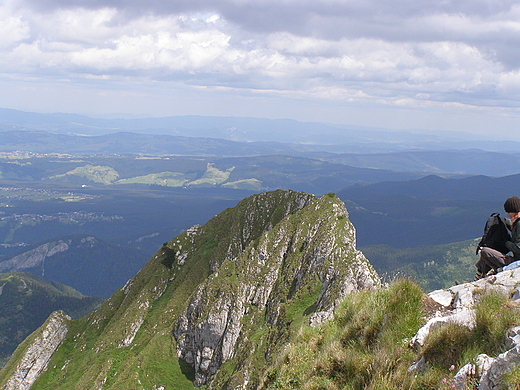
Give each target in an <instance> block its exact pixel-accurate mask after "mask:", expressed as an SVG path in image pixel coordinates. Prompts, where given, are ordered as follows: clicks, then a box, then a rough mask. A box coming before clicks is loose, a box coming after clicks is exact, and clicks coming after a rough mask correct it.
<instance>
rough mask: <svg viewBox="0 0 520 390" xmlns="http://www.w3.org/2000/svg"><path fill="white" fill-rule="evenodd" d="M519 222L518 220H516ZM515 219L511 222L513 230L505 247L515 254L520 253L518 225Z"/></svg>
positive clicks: (519, 227) (519, 230)
mask: <svg viewBox="0 0 520 390" xmlns="http://www.w3.org/2000/svg"><path fill="white" fill-rule="evenodd" d="M518 223H520V221H519V222H518ZM518 223H516V219H515V221H514V222H513V224H512V225H513V231H512V232H511V233H512V234H511V241H506V248H507V249H509V250H510V251H511V252H513V253H514V254H516V255H519V254H520V226H516V225H517V224H518Z"/></svg>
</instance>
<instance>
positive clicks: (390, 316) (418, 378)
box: [261, 279, 520, 390]
mask: <svg viewBox="0 0 520 390" xmlns="http://www.w3.org/2000/svg"><path fill="white" fill-rule="evenodd" d="M424 302H425V301H424V295H423V293H422V292H421V290H420V288H419V286H417V285H415V284H414V283H412V282H410V281H409V280H407V279H401V280H396V281H394V282H392V283H391V284H390V285H389V286H388V287H387V288H383V289H379V290H376V291H370V292H367V291H364V292H359V293H354V294H351V295H349V296H348V297H347V298H346V299H345V300H344V301H343V302H342V303H341V305H340V306H339V307H338V308H337V310H336V312H335V317H334V319H333V320H332V321H329V322H327V323H325V324H324V325H323V326H321V327H317V328H311V327H309V326H306V325H304V326H302V327H301V329H300V331H299V333H298V334H297V336H296V337H294V338H293V339H292V340H291V342H290V343H289V344H288V346H287V348H286V350H285V351H284V353H283V354H281V355H280V356H279V358H278V360H277V361H276V362H275V364H273V365H272V366H271V367H270V368H269V370H268V372H267V375H266V376H265V378H264V382H263V385H262V387H261V389H263V390H266V389H283V390H290V389H298V390H300V389H301V390H336V389H353V390H354V389H355V390H358V389H359V390H361V389H367V390H380V389H385V390H401V389H408V390H419V389H449V388H451V387H452V383H451V378H452V377H453V375H454V373H455V372H457V371H458V369H460V368H461V367H462V366H463V365H465V364H467V363H474V362H475V359H476V357H477V355H478V354H479V353H486V354H488V355H489V356H497V355H498V354H499V353H501V352H503V351H504V350H505V349H507V348H506V347H505V344H504V341H505V335H506V331H507V329H509V328H510V327H511V326H513V325H516V324H519V323H520V311H519V310H518V308H517V307H514V306H512V305H511V304H510V302H508V299H507V298H506V297H505V296H503V295H501V294H499V293H489V294H486V295H484V296H482V297H481V300H480V302H479V303H478V305H477V307H476V313H477V314H476V326H475V328H474V329H472V330H469V329H468V328H466V327H464V326H461V325H456V324H449V325H445V326H441V327H438V328H436V330H435V331H434V332H432V333H431V334H430V336H429V337H428V338H427V340H426V343H425V345H424V346H423V347H422V348H420V349H419V350H417V351H415V350H412V349H410V348H409V347H408V342H409V340H410V338H411V337H412V336H413V335H414V334H415V333H416V332H417V330H418V329H419V327H420V326H421V325H422V323H423V319H422V316H423V313H424V310H425V307H424V306H423V303H424ZM421 356H425V358H426V361H427V362H428V364H427V365H426V368H425V369H424V370H420V371H416V372H409V371H408V368H409V367H410V366H411V365H412V364H413V363H414V362H416V361H417V360H418V359H419V358H420V357H421ZM452 365H453V367H451V366H452ZM450 367H451V368H450ZM517 371H518V370H517ZM517 374H518V372H517ZM476 381H477V378H476V377H470V378H469V385H470V386H472V385H475V384H476ZM506 382H507V383H502V385H503V386H504V388H508V389H513V388H515V389H516V388H518V386H519V383H520V382H519V381H518V376H517V377H516V378H510V379H506ZM470 388H474V387H470Z"/></svg>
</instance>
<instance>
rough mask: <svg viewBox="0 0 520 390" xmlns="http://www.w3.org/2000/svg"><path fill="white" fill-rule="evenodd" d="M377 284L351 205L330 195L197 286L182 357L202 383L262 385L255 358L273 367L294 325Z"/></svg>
mask: <svg viewBox="0 0 520 390" xmlns="http://www.w3.org/2000/svg"><path fill="white" fill-rule="evenodd" d="M375 285H377V278H376V277H375V274H374V271H373V270H372V268H371V266H370V265H369V263H368V262H367V260H366V259H365V258H364V256H363V255H362V254H361V253H360V252H359V251H357V250H356V248H355V242H354V229H353V227H352V225H351V224H350V222H348V219H347V211H346V209H345V207H344V205H343V204H342V203H341V202H340V201H338V199H337V198H336V197H335V196H324V197H323V198H321V199H319V200H317V201H315V202H313V203H312V204H309V205H308V206H307V207H306V208H305V209H303V210H301V211H299V212H297V213H295V214H293V215H291V216H289V217H287V218H285V219H283V220H282V221H281V222H280V223H279V224H277V225H276V226H275V227H274V228H272V229H271V230H269V231H267V232H265V233H264V234H262V235H261V236H260V237H259V238H258V239H257V240H255V242H252V243H251V244H250V245H249V246H247V247H246V248H245V250H244V251H242V253H241V254H240V255H239V256H238V257H237V258H235V259H231V260H226V261H224V262H223V263H222V264H221V265H220V267H219V268H218V271H216V272H215V273H213V274H212V275H211V276H210V277H209V278H208V279H207V281H205V282H204V283H202V284H201V285H200V286H199V287H198V288H197V290H196V292H195V294H194V295H193V296H192V297H191V298H190V300H189V302H188V305H187V307H186V308H185V309H184V310H183V312H182V313H181V315H180V316H179V317H178V319H177V321H176V323H175V327H174V336H175V338H176V340H177V343H178V344H177V348H178V353H179V356H180V357H181V358H182V359H184V360H185V361H186V362H187V363H189V364H191V365H193V366H194V368H195V384H196V385H202V384H207V383H209V384H210V386H209V388H220V387H222V386H223V385H224V383H225V382H226V381H227V382H226V383H227V384H226V386H229V387H231V388H236V387H237V386H239V387H240V386H244V384H245V383H254V378H255V377H256V375H258V374H259V373H258V372H257V371H256V370H255V365H254V364H253V359H257V360H262V357H267V359H266V360H267V361H269V358H270V356H271V354H272V353H273V352H275V351H277V350H278V349H279V348H280V346H281V344H283V342H284V341H287V334H288V331H289V329H288V327H287V324H291V323H292V322H293V321H295V320H296V319H297V318H299V317H300V316H301V315H302V314H305V313H307V314H311V313H315V314H317V315H315V316H314V317H313V318H314V319H315V320H317V319H318V318H326V317H328V315H329V314H330V313H331V312H332V309H333V308H334V306H335V303H336V301H337V300H338V299H339V298H341V297H344V296H345V294H348V293H349V292H351V291H357V290H359V289H360V288H372V287H374V286H375ZM298 310H301V311H299V312H298ZM302 311H303V312H302ZM260 332H261V334H259V333H260ZM253 334H255V335H256V337H255V342H254V343H253V342H250V341H249V339H250V338H251V337H252V335H253ZM231 360H234V361H233V363H230V364H229V366H231V365H233V366H235V367H236V368H235V369H234V372H233V375H232V378H228V377H227V376H225V375H222V374H220V373H219V372H218V370H219V368H220V367H221V365H222V364H223V363H224V362H227V361H231ZM238 362H240V365H239V366H237V363H238ZM255 371H256V372H255ZM214 376H216V377H214Z"/></svg>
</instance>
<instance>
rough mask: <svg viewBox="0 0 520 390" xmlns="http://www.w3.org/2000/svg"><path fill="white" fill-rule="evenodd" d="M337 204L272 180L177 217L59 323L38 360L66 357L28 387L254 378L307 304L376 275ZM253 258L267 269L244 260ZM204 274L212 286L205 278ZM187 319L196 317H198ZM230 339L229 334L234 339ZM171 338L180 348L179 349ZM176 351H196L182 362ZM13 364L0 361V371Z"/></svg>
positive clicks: (323, 310) (331, 301) (330, 303)
mask: <svg viewBox="0 0 520 390" xmlns="http://www.w3.org/2000/svg"><path fill="white" fill-rule="evenodd" d="M347 215H348V214H347V212H346V209H345V207H344V205H343V203H342V202H341V201H340V200H339V199H338V198H337V197H335V196H334V195H332V194H329V195H324V196H322V197H321V198H320V199H317V198H316V197H314V196H313V195H310V194H305V193H298V192H294V191H280V190H278V191H274V192H268V193H262V194H257V195H253V196H251V197H249V198H246V199H244V200H243V201H241V202H239V203H238V205H237V206H236V207H234V208H233V209H227V210H225V211H224V212H222V213H220V214H219V215H217V216H216V217H214V218H212V219H211V220H210V221H208V222H207V223H206V224H205V225H204V226H194V227H193V228H190V229H188V230H187V231H186V232H184V233H183V234H181V235H180V236H178V237H177V238H175V239H173V240H172V241H170V242H167V243H165V244H164V245H163V247H162V248H161V249H160V250H159V251H158V252H157V253H156V255H155V256H153V257H152V258H151V259H150V260H149V262H148V263H147V264H146V265H145V266H144V267H143V268H142V269H141V270H140V271H139V272H138V274H137V275H136V276H135V277H134V278H133V279H132V280H130V281H129V282H128V283H127V284H126V285H125V286H124V287H122V288H121V289H119V290H118V291H117V292H116V293H115V294H114V295H113V296H112V297H111V298H110V299H109V300H107V301H106V302H105V304H104V305H103V306H102V307H101V308H100V309H99V310H98V311H96V312H94V313H91V314H90V315H88V316H87V317H85V318H84V319H82V320H78V321H73V322H72V323H71V324H70V326H69V332H68V335H67V337H66V339H65V341H64V343H63V345H62V346H61V347H59V348H57V350H56V352H55V353H54V354H53V356H52V358H51V360H50V363H49V367H64V364H65V362H66V361H68V363H67V364H66V365H65V368H63V370H59V371H60V372H58V371H57V370H55V369H48V370H47V371H44V372H43V373H42V375H41V376H40V377H39V378H38V379H37V380H36V382H35V383H34V386H33V389H38V388H46V387H49V386H52V387H56V388H64V389H65V388H71V387H74V386H80V387H82V388H85V389H88V388H97V387H99V386H100V385H101V384H103V386H104V387H105V388H114V389H119V388H132V387H133V386H143V387H149V388H152V387H153V386H156V387H160V386H163V387H164V389H168V388H175V389H184V388H186V389H192V388H193V384H192V380H195V382H196V383H198V384H202V383H207V386H210V388H211V386H215V388H218V387H219V386H222V385H223V384H224V383H228V381H229V380H233V381H238V382H240V381H245V382H247V383H250V385H252V383H258V381H260V378H261V376H262V367H263V366H264V365H265V364H266V363H265V359H266V358H268V356H270V355H272V354H273V353H274V352H275V351H277V350H278V349H279V348H281V346H282V345H283V343H284V342H285V341H286V340H287V337H288V336H289V334H290V333H291V332H294V331H295V329H296V328H297V325H298V324H301V323H302V321H306V320H308V319H309V317H310V316H311V314H312V313H320V314H319V315H317V317H316V319H315V321H318V322H319V321H320V318H321V320H323V319H324V318H327V316H329V315H330V312H331V310H333V308H334V306H335V304H336V302H337V299H339V298H340V296H341V295H342V294H343V295H344V294H345V293H348V292H349V291H354V290H356V289H359V288H362V287H367V288H370V287H372V286H375V285H378V283H379V278H378V277H377V275H376V274H375V271H373V268H372V267H371V266H370V265H369V263H368V261H367V260H366V259H365V258H364V256H363V255H362V254H361V252H359V251H357V250H355V234H354V229H353V227H352V225H351V224H350V222H349V221H348V217H347ZM226 232H227V233H226ZM237 233H238V234H237ZM274 248H277V249H276V250H271V249H274ZM271 252H272V253H271ZM346 264H352V267H346V266H345V265H346ZM258 267H260V268H261V269H264V270H265V272H267V274H270V275H271V277H269V278H263V277H262V276H261V275H263V274H264V272H260V273H258V272H255V270H256V269H257V268H258ZM252 275H257V277H259V278H260V279H258V280H255V279H252ZM208 277H209V278H208ZM211 280H213V281H215V283H216V285H219V286H221V287H222V288H217V289H215V288H213V287H210V286H211ZM205 282H206V283H209V284H208V285H206V284H205ZM249 282H252V283H249ZM205 286H206V287H205ZM240 286H243V287H240ZM244 286H245V289H244ZM208 288H209V290H207V289H208ZM204 291H213V293H211V294H210V295H208V296H206V298H207V299H208V302H207V304H202V306H201V301H200V299H198V298H197V297H198V296H205V294H204ZM226 291H227V293H226ZM232 291H235V292H237V294H235V293H232ZM200 294H202V295H200ZM190 296H191V298H190ZM230 298H231V299H232V300H233V301H229V299H230ZM266 299H267V301H266ZM226 302H227V303H226ZM232 302H234V303H232ZM190 308H191V309H190ZM219 308H220V309H219ZM186 310H187V311H186ZM317 310H319V311H317ZM182 313H185V314H182ZM188 313H192V314H188ZM195 313H199V314H196V315H195ZM204 313H205V314H204ZM239 313H243V316H240V315H239ZM327 313H328V314H327ZM193 315H195V316H193ZM199 315H202V317H200V319H198V316H199ZM179 318H184V319H185V320H184V319H183V320H179ZM189 318H192V319H191V320H189ZM255 318H258V319H261V321H258V322H257V321H256V320H254V319H255ZM233 319H234V320H233ZM178 320H179V321H180V322H178V323H177V325H175V326H174V323H175V321H178ZM237 320H238V322H237ZM199 323H200V324H206V325H205V326H202V327H201V328H200V329H199V328H198V326H197V324H199ZM226 323H228V325H226V326H224V327H220V326H218V324H226ZM190 324H191V325H190ZM291 324H293V325H292V326H291ZM174 328H175V329H176V330H175V337H176V338H177V340H176V339H174V338H173V335H172V330H173V329H174ZM204 329H206V331H205V330H204ZM219 329H225V330H227V331H224V332H223V333H221V331H219ZM208 331H209V333H208ZM237 331H238V333H237ZM189 335H191V336H189ZM189 340H200V341H201V342H202V344H201V345H199V344H197V343H195V344H193V343H191V341H189ZM233 340H235V341H236V340H241V341H240V342H239V343H236V345H235V342H233ZM248 340H249V341H248ZM252 340H256V341H255V342H254V343H253V344H251V342H252ZM177 344H179V345H182V350H183V351H184V352H182V353H181V356H182V359H180V360H179V358H178V356H177V351H176V347H175V346H176V345H177ZM25 347H27V346H25ZM251 347H254V348H255V349H256V352H255V353H252V354H251V353H250V352H251ZM22 348H24V347H22ZM193 348H194V349H193ZM268 350H269V351H270V352H268ZM74 351H75V352H74ZM188 351H191V354H192V356H194V357H197V356H198V357H199V358H196V359H195V361H192V362H191V363H190V361H191V359H190V358H189V353H188ZM210 351H211V352H210ZM225 351H227V352H225ZM230 351H234V352H231V354H229V353H230ZM71 352H72V353H73V355H75V356H74V357H72V355H70V353H71ZM267 352H268V353H267ZM21 353H22V352H20V351H18V354H21ZM266 353H267V354H266ZM246 356H248V357H247V358H246ZM123 357H124V358H123ZM224 357H225V358H224ZM226 358H227V359H226ZM197 359H202V360H198V363H197ZM245 359H246V360H248V359H253V360H255V361H256V362H257V363H259V364H260V362H261V361H264V363H263V364H261V365H258V366H256V367H257V368H258V369H253V370H252V371H251V370H250V369H249V370H248V369H246V367H245V366H244V365H243V364H242V363H243V362H245ZM249 361H250V360H249ZM13 364H14V363H12V362H11V364H10V366H9V367H11V368H10V369H7V368H6V369H5V370H3V371H2V373H1V375H2V379H0V383H5V382H3V381H4V380H6V378H7V377H9V376H10V374H8V373H7V372H8V371H9V372H12V371H10V370H12V369H14V366H13ZM152 367H153V369H152ZM188 367H191V368H190V369H188ZM216 367H218V373H219V375H218V376H217V377H215V378H214V377H213V374H215V372H214V370H215V368H216ZM241 367H242V368H241ZM253 367H255V366H253ZM243 369H246V371H243ZM190 370H191V374H190ZM208 370H209V371H208ZM183 372H185V373H186V374H183ZM141 373H142V374H141ZM145 373H148V374H150V377H148V375H144V374H145ZM186 375H187V376H186ZM209 378H211V380H210V379H209ZM245 382H244V383H245ZM138 383H141V385H137V384H138ZM172 383H175V387H172ZM212 383H213V384H214V385H212Z"/></svg>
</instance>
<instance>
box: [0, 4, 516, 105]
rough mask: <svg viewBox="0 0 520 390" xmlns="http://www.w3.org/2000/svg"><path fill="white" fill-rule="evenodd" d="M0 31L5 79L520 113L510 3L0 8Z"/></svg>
mask: <svg viewBox="0 0 520 390" xmlns="http://www.w3.org/2000/svg"><path fill="white" fill-rule="evenodd" d="M0 21H1V23H0V36H2V40H1V41H0V73H1V74H3V75H4V77H7V78H9V79H16V78H20V79H31V80H33V82H36V80H41V81H46V82H49V80H60V79H64V80H70V82H72V83H79V84H81V83H86V82H96V83H97V86H98V87H99V88H103V85H105V88H107V89H110V88H115V87H114V86H115V85H117V88H125V87H124V86H123V82H122V80H124V82H125V83H126V84H127V85H128V88H129V89H132V88H135V89H136V90H137V89H139V88H141V87H142V85H144V84H148V85H155V86H159V85H162V83H166V82H168V81H174V82H175V83H176V86H177V87H178V86H179V85H180V86H184V87H186V88H191V87H192V86H197V87H200V86H206V87H211V88H208V89H206V91H207V93H210V92H211V91H218V92H219V93H220V92H222V91H226V93H228V94H233V93H236V94H243V93H251V94H261V95H262V96H265V97H267V96H269V95H272V96H284V97H292V98H294V99H310V100H312V99H318V100H319V99H321V100H323V101H327V102H332V101H336V102H344V103H349V102H361V103H363V102H370V103H371V104H379V103H378V102H381V104H384V105H385V106H386V105H396V106H399V107H413V108H416V107H433V106H441V105H445V104H450V105H451V106H452V107H453V106H456V105H458V107H461V109H463V107H467V106H468V105H473V106H475V107H478V106H489V105H491V106H501V105H503V106H504V107H518V106H519V104H520V94H519V93H518V91H519V88H520V79H519V72H518V70H519V69H520V42H519V40H520V38H519V37H520V34H519V32H520V5H517V4H516V2H515V1H512V0H511V1H509V0H494V1H487V0H471V1H470V0H458V1H456V0H446V1H443V2H434V1H433V2H417V1H416V0H413V1H412V0H395V1H391V2H389V1H383V0H352V1H343V0H319V1H316V0H276V1H275V0H212V1H209V0H199V1H197V0H189V1H188V0H179V1H176V2H164V1H162V0H148V1H146V2H142V1H137V0H125V1H119V0H104V1H103V0H89V1H87V0H74V1H71V0H67V1H65V0H38V1H36V0H26V1H23V2H22V0H19V1H17V0H7V1H6V2H5V4H4V5H3V6H0ZM103 83H105V84H103ZM110 83H115V84H110ZM238 91H240V92H238Z"/></svg>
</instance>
